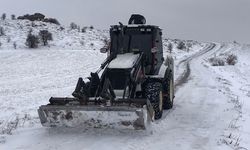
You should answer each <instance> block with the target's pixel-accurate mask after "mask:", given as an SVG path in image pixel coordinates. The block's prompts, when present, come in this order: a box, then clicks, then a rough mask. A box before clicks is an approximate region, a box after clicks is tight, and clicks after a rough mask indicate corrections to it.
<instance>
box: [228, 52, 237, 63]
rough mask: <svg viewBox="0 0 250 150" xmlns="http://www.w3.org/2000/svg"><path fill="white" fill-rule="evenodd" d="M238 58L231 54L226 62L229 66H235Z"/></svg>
mask: <svg viewBox="0 0 250 150" xmlns="http://www.w3.org/2000/svg"><path fill="white" fill-rule="evenodd" d="M237 60H238V58H237V56H236V55H234V54H230V55H228V56H227V58H226V61H227V64H228V65H235V64H236V63H237Z"/></svg>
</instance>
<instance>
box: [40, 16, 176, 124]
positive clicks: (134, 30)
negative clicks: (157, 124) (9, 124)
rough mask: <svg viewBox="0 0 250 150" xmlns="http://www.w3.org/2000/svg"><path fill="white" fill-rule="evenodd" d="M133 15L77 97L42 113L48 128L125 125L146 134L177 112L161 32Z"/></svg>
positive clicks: (116, 28) (114, 31)
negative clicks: (166, 112)
mask: <svg viewBox="0 0 250 150" xmlns="http://www.w3.org/2000/svg"><path fill="white" fill-rule="evenodd" d="M145 23H146V19H145V18H144V17H143V16H141V15H132V16H131V18H130V20H129V23H128V25H123V24H122V23H119V25H113V26H111V28H110V42H109V44H108V45H107V46H106V47H104V48H102V49H101V50H100V51H101V52H102V53H107V58H106V60H105V61H104V62H103V63H102V64H101V67H100V68H99V69H98V70H97V71H96V72H94V73H91V75H90V77H88V81H84V80H83V78H79V79H78V82H77V85H76V88H75V91H74V92H73V93H72V95H73V97H51V98H50V99H49V104H47V105H42V106H40V107H39V109H38V114H39V118H40V121H41V124H42V125H43V126H45V127H58V126H66V127H75V126H94V127H98V126H99V125H100V126H110V125H111V126H112V125H118V126H124V127H131V128H134V129H147V127H148V125H149V124H150V123H151V122H152V121H154V120H155V119H160V118H161V117H162V113H163V111H164V110H165V109H170V108H172V107H173V99H174V83H173V82H174V80H173V78H174V67H173V63H174V62H173V58H172V57H171V54H167V56H166V57H165V58H164V57H163V46H162V30H161V29H160V28H159V27H158V26H154V25H145Z"/></svg>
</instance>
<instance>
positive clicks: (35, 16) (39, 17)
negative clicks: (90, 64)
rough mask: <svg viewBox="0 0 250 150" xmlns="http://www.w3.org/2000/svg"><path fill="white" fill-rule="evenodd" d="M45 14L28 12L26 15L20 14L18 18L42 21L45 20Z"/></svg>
mask: <svg viewBox="0 0 250 150" xmlns="http://www.w3.org/2000/svg"><path fill="white" fill-rule="evenodd" d="M44 18H45V16H44V15H43V14H41V13H35V14H33V15H29V14H26V15H23V16H19V17H18V18H17V19H22V20H23V19H27V20H30V21H42V20H44Z"/></svg>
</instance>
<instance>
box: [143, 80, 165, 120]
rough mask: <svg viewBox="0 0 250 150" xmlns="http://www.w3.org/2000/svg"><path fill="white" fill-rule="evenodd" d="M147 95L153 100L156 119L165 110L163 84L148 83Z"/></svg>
mask: <svg viewBox="0 0 250 150" xmlns="http://www.w3.org/2000/svg"><path fill="white" fill-rule="evenodd" d="M145 96H146V98H147V99H148V100H149V101H150V102H151V104H152V106H153V108H154V111H155V116H154V117H155V119H156V120H157V119H160V118H161V117H162V112H163V96H162V84H161V83H159V82H149V83H147V84H146V87H145ZM160 103H162V104H160ZM160 107H161V108H160Z"/></svg>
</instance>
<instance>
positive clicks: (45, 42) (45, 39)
mask: <svg viewBox="0 0 250 150" xmlns="http://www.w3.org/2000/svg"><path fill="white" fill-rule="evenodd" d="M39 36H40V39H41V41H42V42H43V45H44V46H46V45H48V41H49V40H50V41H51V40H53V38H52V33H50V32H49V31H48V30H41V31H40V32H39Z"/></svg>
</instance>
